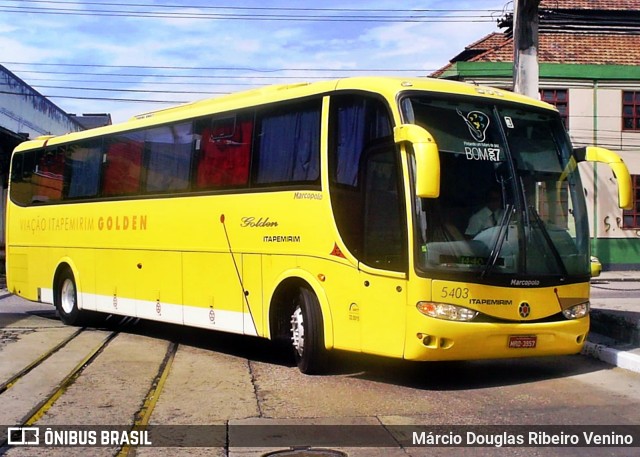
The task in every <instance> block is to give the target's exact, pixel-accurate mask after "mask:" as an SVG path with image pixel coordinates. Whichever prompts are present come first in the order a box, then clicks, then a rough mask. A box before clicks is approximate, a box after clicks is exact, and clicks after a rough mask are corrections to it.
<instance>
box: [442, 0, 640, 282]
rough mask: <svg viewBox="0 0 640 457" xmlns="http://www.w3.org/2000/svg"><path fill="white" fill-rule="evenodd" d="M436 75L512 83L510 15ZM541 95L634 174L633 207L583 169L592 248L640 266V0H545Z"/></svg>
mask: <svg viewBox="0 0 640 457" xmlns="http://www.w3.org/2000/svg"><path fill="white" fill-rule="evenodd" d="M499 26H500V28H501V29H502V30H503V31H502V32H495V33H491V34H489V35H487V36H485V37H483V38H481V39H479V40H478V41H476V42H474V43H471V44H470V45H468V46H467V47H466V48H465V49H464V50H463V51H462V52H460V53H459V54H458V55H456V56H454V57H453V58H452V59H451V60H450V62H449V63H448V64H447V65H446V66H445V67H443V68H441V69H440V70H438V71H436V72H434V73H433V74H432V75H431V76H433V77H438V78H446V79H454V80H460V81H468V82H474V83H477V84H488V85H491V86H495V87H499V88H503V89H511V88H512V85H513V60H514V57H513V29H512V27H513V15H512V14H507V15H506V16H505V17H504V18H503V19H502V20H501V21H500V22H499ZM538 41H539V42H538V46H537V55H538V63H539V87H540V94H541V98H542V99H544V100H546V101H548V102H550V103H552V104H554V105H556V107H557V108H558V110H559V111H560V113H561V115H562V116H563V119H564V121H565V125H566V127H567V130H568V132H569V134H570V136H571V139H572V141H573V143H574V145H575V146H585V145H597V146H602V147H606V148H609V149H612V150H615V151H617V152H618V153H619V154H620V155H621V156H622V157H623V159H624V160H625V162H626V163H627V166H628V167H629V170H630V171H631V173H632V175H633V181H634V198H635V208H634V209H633V210H630V211H622V210H621V209H619V208H618V207H617V193H616V191H615V177H614V176H613V174H612V172H611V171H610V170H609V169H608V168H607V167H604V166H600V167H598V168H595V167H593V166H590V165H584V164H581V167H583V165H584V169H582V168H581V172H582V176H583V184H584V187H585V192H586V194H587V196H588V198H589V204H590V223H591V230H592V236H593V252H594V254H595V255H597V256H598V257H599V258H600V260H601V261H602V263H603V265H604V267H605V268H606V269H631V268H633V269H640V0H542V1H541V2H540V7H539V31H538Z"/></svg>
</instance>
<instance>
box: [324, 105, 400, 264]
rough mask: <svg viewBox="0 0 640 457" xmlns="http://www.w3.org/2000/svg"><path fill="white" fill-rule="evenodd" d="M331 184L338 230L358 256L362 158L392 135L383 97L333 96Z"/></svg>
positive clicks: (361, 228) (361, 222)
mask: <svg viewBox="0 0 640 457" xmlns="http://www.w3.org/2000/svg"><path fill="white" fill-rule="evenodd" d="M330 113H331V114H330V116H331V118H330V139H329V145H330V146H329V148H330V150H329V173H330V175H329V184H330V192H331V205H332V207H333V212H334V217H335V220H336V224H337V226H338V231H339V232H340V236H341V237H342V240H343V242H344V243H345V245H346V246H347V248H348V249H349V250H350V251H351V252H352V253H353V254H354V255H355V256H356V257H358V258H360V257H361V255H362V252H363V247H364V239H363V237H364V232H363V231H364V217H365V213H364V205H365V196H364V192H365V186H364V184H363V183H362V182H361V178H362V176H361V175H362V166H363V165H364V161H363V160H362V158H363V154H364V153H365V150H366V148H367V145H370V144H373V143H375V142H376V140H379V139H381V138H385V137H389V135H390V134H391V119H390V117H389V111H388V109H387V106H386V104H384V103H383V102H382V101H381V100H380V99H377V98H374V97H370V96H362V95H360V94H345V95H337V96H332V97H331V110H330Z"/></svg>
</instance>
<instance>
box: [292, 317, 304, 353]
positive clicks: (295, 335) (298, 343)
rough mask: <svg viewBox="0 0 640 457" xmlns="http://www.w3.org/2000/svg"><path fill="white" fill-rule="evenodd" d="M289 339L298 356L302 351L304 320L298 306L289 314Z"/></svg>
mask: <svg viewBox="0 0 640 457" xmlns="http://www.w3.org/2000/svg"><path fill="white" fill-rule="evenodd" d="M291 341H292V342H293V348H294V349H295V350H296V352H297V353H298V355H299V356H302V353H303V352H304V320H303V317H302V309H300V307H299V306H298V307H297V308H296V310H295V311H294V312H293V314H292V315H291Z"/></svg>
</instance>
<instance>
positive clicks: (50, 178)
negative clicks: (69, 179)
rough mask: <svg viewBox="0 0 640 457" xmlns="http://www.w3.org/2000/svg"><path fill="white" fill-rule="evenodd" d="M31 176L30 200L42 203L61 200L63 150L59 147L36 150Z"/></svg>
mask: <svg viewBox="0 0 640 457" xmlns="http://www.w3.org/2000/svg"><path fill="white" fill-rule="evenodd" d="M36 162H37V163H36V167H35V170H34V172H33V175H32V176H31V184H32V189H33V194H32V201H33V202H34V203H43V202H50V201H58V200H62V193H63V187H64V168H65V159H64V151H62V150H61V149H60V148H55V149H48V150H44V151H38V153H37V160H36Z"/></svg>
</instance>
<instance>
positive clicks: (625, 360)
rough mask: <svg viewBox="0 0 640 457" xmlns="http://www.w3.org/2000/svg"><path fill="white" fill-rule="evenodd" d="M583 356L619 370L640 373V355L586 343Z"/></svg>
mask: <svg viewBox="0 0 640 457" xmlns="http://www.w3.org/2000/svg"><path fill="white" fill-rule="evenodd" d="M582 354H583V355H586V356H588V357H593V358H594V359H597V360H600V361H602V362H606V363H608V364H611V365H613V366H616V367H618V368H624V369H626V370H629V371H633V372H636V373H640V355H636V354H632V353H630V352H627V351H621V350H618V349H614V348H611V347H609V346H606V345H604V344H597V343H592V342H590V341H586V342H585V344H584V347H583V348H582Z"/></svg>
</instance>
